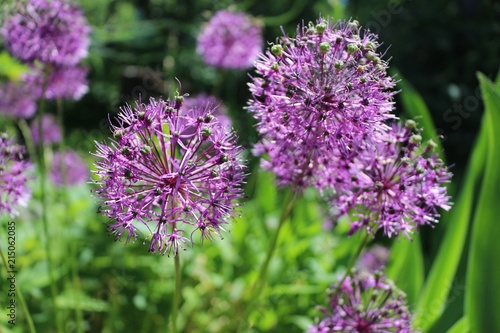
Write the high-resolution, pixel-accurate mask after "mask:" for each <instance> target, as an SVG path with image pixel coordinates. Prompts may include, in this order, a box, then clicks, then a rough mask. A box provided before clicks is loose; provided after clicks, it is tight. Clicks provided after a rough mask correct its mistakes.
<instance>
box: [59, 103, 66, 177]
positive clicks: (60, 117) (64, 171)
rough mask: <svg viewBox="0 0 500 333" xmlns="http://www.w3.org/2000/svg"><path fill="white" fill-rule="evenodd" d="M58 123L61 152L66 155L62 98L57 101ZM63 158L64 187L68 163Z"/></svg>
mask: <svg viewBox="0 0 500 333" xmlns="http://www.w3.org/2000/svg"><path fill="white" fill-rule="evenodd" d="M57 123H58V125H59V128H60V130H61V141H60V142H59V152H60V153H63V154H64V153H65V150H66V141H65V140H64V135H65V133H64V107H63V100H62V98H58V99H57ZM62 156H63V158H61V174H62V181H63V184H64V186H66V184H67V182H68V172H67V169H66V163H65V159H64V155H62Z"/></svg>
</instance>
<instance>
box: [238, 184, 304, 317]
mask: <svg viewBox="0 0 500 333" xmlns="http://www.w3.org/2000/svg"><path fill="white" fill-rule="evenodd" d="M301 195H302V192H300V193H298V194H296V193H295V192H294V191H293V190H292V189H289V190H288V192H287V194H286V197H285V201H284V205H283V209H282V211H281V217H280V219H279V222H278V227H277V228H276V231H275V233H274V236H273V238H272V240H271V244H270V246H269V249H268V250H267V254H266V258H265V259H264V263H263V264H262V266H261V268H260V271H259V276H258V278H257V280H256V281H255V283H254V284H253V285H252V287H251V288H250V289H249V290H250V293H249V295H250V296H251V299H250V301H249V302H248V304H247V307H246V309H245V314H244V316H243V320H242V321H241V322H240V323H242V324H245V323H246V322H247V319H248V317H249V316H250V313H251V312H252V310H253V308H254V306H255V304H256V303H257V301H258V299H259V297H260V295H261V293H262V290H263V289H264V287H265V285H266V277H267V271H268V269H269V263H270V262H271V259H272V257H273V255H274V253H275V252H276V248H277V246H276V245H277V244H278V238H279V235H280V231H281V229H282V227H283V225H284V224H285V221H286V220H287V219H288V217H289V216H290V214H291V213H292V210H293V208H294V207H295V205H296V204H297V201H298V200H299V199H300V197H301Z"/></svg>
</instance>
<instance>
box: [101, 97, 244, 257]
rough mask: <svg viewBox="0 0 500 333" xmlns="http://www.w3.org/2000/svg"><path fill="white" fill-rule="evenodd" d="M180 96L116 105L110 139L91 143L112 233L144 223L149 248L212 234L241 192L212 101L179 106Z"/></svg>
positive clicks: (133, 232) (234, 156) (232, 144)
mask: <svg viewBox="0 0 500 333" xmlns="http://www.w3.org/2000/svg"><path fill="white" fill-rule="evenodd" d="M183 99H184V98H183V97H182V96H176V97H175V99H173V100H167V101H163V100H161V99H160V100H155V99H151V100H150V102H149V104H144V103H137V105H136V107H135V108H134V109H132V108H131V107H130V106H126V107H123V108H122V109H121V112H120V113H119V114H118V117H117V122H118V125H112V126H111V130H112V132H113V136H114V138H115V140H112V141H111V143H110V144H109V145H108V144H105V143H97V153H96V154H95V155H96V156H97V157H99V158H100V160H99V161H97V162H96V169H97V170H96V171H95V174H96V176H97V178H98V181H97V182H96V183H97V184H98V185H99V188H98V189H97V190H96V193H97V197H99V198H101V199H102V200H103V207H102V208H100V211H102V212H103V213H104V215H105V216H107V217H109V218H110V219H111V221H112V222H110V225H109V230H110V232H111V233H112V234H114V235H115V237H116V239H121V238H122V236H123V233H124V232H126V233H127V242H128V241H129V240H130V239H137V237H138V233H139V232H141V229H142V230H147V233H149V236H150V237H151V240H150V246H149V251H150V252H152V253H160V254H165V253H167V254H170V253H171V252H173V254H174V256H175V255H177V253H178V250H179V249H180V248H184V247H185V244H188V243H193V237H194V235H195V234H196V233H198V234H199V235H200V236H201V240H202V241H203V240H204V239H207V238H208V239H212V237H213V233H215V234H218V235H220V233H221V231H224V224H226V223H227V220H228V218H230V217H231V216H232V215H233V214H234V209H235V206H237V205H236V204H235V203H234V202H233V201H234V200H235V199H238V198H241V196H242V192H241V189H240V185H241V184H242V183H243V177H244V166H243V165H242V163H241V161H240V154H241V152H242V151H241V149H240V147H239V146H237V145H236V136H235V134H234V133H233V132H232V131H230V130H229V129H228V128H225V127H224V126H222V125H221V124H220V123H219V122H218V121H217V119H216V118H215V117H214V116H213V115H212V112H213V106H212V105H202V106H200V108H199V109H196V110H194V109H191V110H190V111H188V112H186V113H183V112H181V110H180V109H181V106H182V102H183Z"/></svg>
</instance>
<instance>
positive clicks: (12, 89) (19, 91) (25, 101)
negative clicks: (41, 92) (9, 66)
mask: <svg viewBox="0 0 500 333" xmlns="http://www.w3.org/2000/svg"><path fill="white" fill-rule="evenodd" d="M31 88H32V87H30V86H29V85H25V84H24V83H23V82H7V83H5V84H3V85H1V86H0V113H2V114H4V115H6V116H8V117H14V118H30V117H32V116H33V115H34V114H35V112H36V109H37V106H36V100H37V97H36V93H35V92H34V91H33V90H32V89H31Z"/></svg>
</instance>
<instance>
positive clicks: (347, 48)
mask: <svg viewBox="0 0 500 333" xmlns="http://www.w3.org/2000/svg"><path fill="white" fill-rule="evenodd" d="M378 47H379V43H378V42H377V36H376V35H375V34H373V33H371V32H369V31H367V30H366V31H363V30H361V29H360V28H359V27H358V24H357V22H356V21H345V22H342V21H339V22H337V23H335V24H334V23H332V22H331V21H327V20H325V19H323V18H320V19H319V20H318V22H317V24H316V25H314V24H312V23H310V24H309V25H308V26H305V25H303V26H299V27H298V29H297V36H296V37H295V38H289V37H287V36H285V37H282V38H281V39H280V40H279V43H277V44H275V45H273V46H272V47H271V48H269V49H268V50H267V51H266V52H265V53H264V54H262V55H261V56H260V59H259V60H258V61H256V64H255V67H256V72H257V76H256V77H254V78H253V80H252V82H251V83H250V84H249V86H250V91H251V93H252V95H253V98H252V99H251V100H250V101H249V106H248V110H249V112H251V113H252V114H253V116H254V117H255V119H256V120H257V121H258V124H257V130H258V132H259V134H260V135H261V142H260V143H259V144H257V145H256V146H255V149H254V153H255V154H256V155H265V156H267V160H266V161H263V166H264V167H265V168H266V169H268V170H270V171H272V172H274V173H275V174H276V175H277V179H278V182H279V184H280V185H289V184H292V185H295V186H299V187H305V186H316V187H317V188H318V189H320V190H322V189H324V188H326V187H330V186H333V185H335V183H336V182H338V181H340V178H342V174H343V170H344V169H345V167H346V165H345V163H344V162H343V161H345V160H346V159H347V158H349V157H350V155H353V154H354V153H355V151H356V149H358V147H360V146H361V147H362V146H366V145H370V144H371V142H373V141H375V142H376V141H378V136H379V135H380V133H383V132H385V131H387V130H388V127H387V126H386V125H385V124H384V121H385V120H387V119H390V118H394V115H392V114H391V111H392V109H393V95H394V92H393V91H391V90H390V89H391V88H393V87H394V80H393V79H392V77H390V76H388V74H387V67H388V66H387V63H386V62H385V61H384V60H382V59H381V57H382V55H381V54H380V53H379V51H377V49H378ZM336 178H339V179H336Z"/></svg>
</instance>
